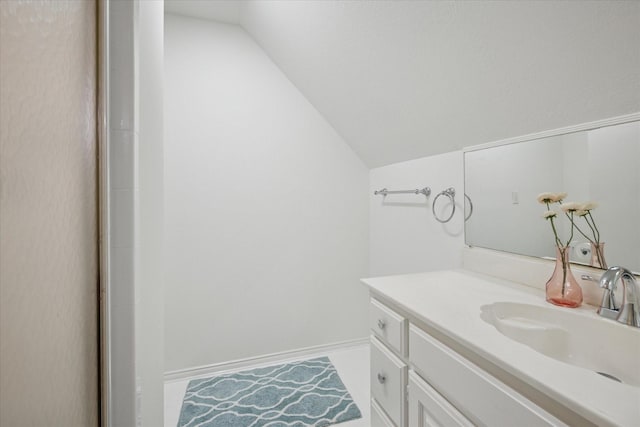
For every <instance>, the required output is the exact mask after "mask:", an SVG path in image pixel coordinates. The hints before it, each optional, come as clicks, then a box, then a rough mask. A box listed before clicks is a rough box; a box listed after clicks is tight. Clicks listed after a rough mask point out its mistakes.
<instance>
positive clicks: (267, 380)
mask: <svg viewBox="0 0 640 427" xmlns="http://www.w3.org/2000/svg"><path fill="white" fill-rule="evenodd" d="M360 417H362V414H361V413H360V409H358V407H357V406H356V404H355V402H354V401H353V399H352V398H351V395H350V394H349V392H348V391H347V389H346V388H345V386H344V384H343V383H342V380H341V379H340V377H339V376H338V373H337V372H336V369H335V367H334V366H333V365H332V364H331V362H330V361H329V358H328V357H320V358H317V359H311V360H305V361H301V362H293V363H287V364H284V365H276V366H269V367H266V368H257V369H251V370H247V371H242V372H237V373H234V374H226V375H220V376H216V377H212V378H203V379H197V380H192V381H190V382H189V385H188V386H187V391H186V393H185V396H184V400H183V402H182V410H181V411H180V419H179V420H178V427H306V426H314V427H321V426H328V425H331V424H337V423H341V422H344V421H349V420H353V419H356V418H360Z"/></svg>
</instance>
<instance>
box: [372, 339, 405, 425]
mask: <svg viewBox="0 0 640 427" xmlns="http://www.w3.org/2000/svg"><path fill="white" fill-rule="evenodd" d="M406 386H407V365H405V364H404V363H403V362H402V360H400V359H398V357H396V356H395V355H394V354H393V353H392V352H391V351H390V350H388V349H387V348H385V346H384V344H382V343H381V342H380V341H378V340H377V339H376V338H374V337H372V338H371V397H373V398H374V399H375V400H376V402H377V403H378V404H379V405H380V407H381V408H382V409H384V411H385V412H386V413H387V415H388V416H389V418H390V419H391V421H393V423H394V424H395V425H397V426H398V427H404V425H405V420H404V418H405V414H406V400H405V390H406Z"/></svg>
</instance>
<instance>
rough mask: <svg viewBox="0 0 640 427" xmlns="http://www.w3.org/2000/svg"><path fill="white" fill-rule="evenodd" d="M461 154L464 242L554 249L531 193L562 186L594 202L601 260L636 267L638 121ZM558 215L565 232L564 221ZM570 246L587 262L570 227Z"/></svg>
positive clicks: (639, 251)
mask: <svg viewBox="0 0 640 427" xmlns="http://www.w3.org/2000/svg"><path fill="white" fill-rule="evenodd" d="M464 161H465V167H464V170H465V192H466V193H467V195H468V196H469V197H470V198H471V200H473V216H471V218H469V220H468V221H467V222H466V224H465V240H466V243H467V244H468V245H469V246H479V247H484V248H489V249H496V250H501V251H506V252H512V253H516V254H521V255H530V256H537V257H547V258H553V257H555V245H554V239H553V232H552V230H551V227H550V226H549V223H548V222H547V221H546V220H545V219H543V218H542V214H543V213H544V211H546V207H545V206H544V205H541V204H540V203H538V201H537V200H536V196H537V195H538V194H540V193H542V192H566V193H568V196H567V198H566V199H565V200H566V202H571V201H573V202H586V201H594V202H596V203H597V204H598V207H597V208H596V209H594V210H593V212H592V214H593V217H594V219H595V222H596V224H597V226H598V228H599V230H600V234H601V238H600V240H601V242H604V243H605V244H606V245H605V258H606V260H607V263H608V264H609V266H613V265H621V266H625V267H627V268H629V269H631V270H634V271H636V272H637V271H640V122H631V123H624V124H619V125H615V126H608V127H602V128H598V129H593V130H588V131H581V132H575V133H568V134H564V135H558V136H553V137H548V138H541V139H536V140H531V141H526V142H520V143H514V144H509V145H501V146H495V147H490V148H485V149H478V150H475V151H467V152H465V157H464ZM556 207H557V206H556ZM560 219H562V221H558V223H560V224H561V225H560V230H559V232H560V233H561V235H562V236H567V233H568V232H569V231H570V226H569V225H570V223H569V222H568V221H564V219H565V218H560ZM580 221H583V220H582V218H579V219H578V222H577V224H578V226H580V227H581V228H582V227H584V228H587V227H586V226H583V223H582V222H580ZM565 239H566V237H565ZM571 246H572V248H571V260H572V262H577V263H583V264H587V265H588V264H589V263H590V260H591V248H590V245H589V242H588V240H587V239H586V238H584V237H583V236H581V235H580V234H579V233H577V232H576V233H575V234H574V239H573V241H572V244H571Z"/></svg>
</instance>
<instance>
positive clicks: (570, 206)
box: [562, 202, 584, 212]
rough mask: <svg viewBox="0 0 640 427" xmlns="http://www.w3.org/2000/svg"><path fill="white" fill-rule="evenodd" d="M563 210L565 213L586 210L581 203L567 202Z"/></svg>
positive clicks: (563, 205)
mask: <svg viewBox="0 0 640 427" xmlns="http://www.w3.org/2000/svg"><path fill="white" fill-rule="evenodd" d="M562 210H563V211H565V212H576V211H580V210H584V209H582V205H581V204H580V203H576V202H567V203H563V204H562Z"/></svg>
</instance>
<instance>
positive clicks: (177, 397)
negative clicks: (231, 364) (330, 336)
mask: <svg viewBox="0 0 640 427" xmlns="http://www.w3.org/2000/svg"><path fill="white" fill-rule="evenodd" d="M320 356H328V357H329V359H330V360H331V363H333V365H334V366H335V367H336V370H337V371H338V374H339V375H340V378H342V382H343V383H344V385H345V386H346V387H347V390H349V393H351V397H353V400H354V401H355V402H356V404H357V405H358V408H360V412H362V418H360V419H357V420H353V421H347V422H345V423H341V424H338V426H340V427H369V424H370V419H371V418H370V405H369V345H360V346H357V347H350V348H346V349H343V350H334V351H330V352H325V353H318V354H313V355H306V356H304V357H302V358H300V357H298V358H294V359H283V360H281V361H278V362H271V363H269V364H268V365H277V364H279V363H285V362H290V361H294V360H302V359H312V358H314V357H320ZM259 366H262V365H259ZM253 367H254V366H247V367H243V368H242V369H239V370H245V369H251V368H253ZM206 376H211V375H206ZM206 376H205V377H206ZM194 378H195V377H194ZM197 378H201V377H197ZM191 379H193V378H187V379H183V380H174V381H167V382H166V383H165V384H164V425H165V427H176V425H177V424H178V418H179V417H180V408H181V407H182V398H183V397H184V392H185V391H186V389H187V384H188V383H189V381H190V380H191Z"/></svg>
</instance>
